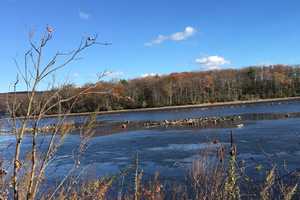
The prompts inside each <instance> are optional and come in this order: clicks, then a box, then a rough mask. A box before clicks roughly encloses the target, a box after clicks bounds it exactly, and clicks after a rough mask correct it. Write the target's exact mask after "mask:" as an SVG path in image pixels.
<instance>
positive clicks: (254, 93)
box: [22, 65, 300, 113]
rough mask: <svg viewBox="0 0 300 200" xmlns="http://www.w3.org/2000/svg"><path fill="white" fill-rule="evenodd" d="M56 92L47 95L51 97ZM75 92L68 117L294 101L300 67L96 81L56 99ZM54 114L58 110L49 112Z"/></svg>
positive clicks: (299, 88) (66, 106)
mask: <svg viewBox="0 0 300 200" xmlns="http://www.w3.org/2000/svg"><path fill="white" fill-rule="evenodd" d="M56 90H57V89H54V90H53V91H48V92H47V93H48V95H50V94H52V93H54V92H55V91H56ZM79 93H82V95H80V96H78V97H77V98H76V103H75V104H72V102H73V101H69V102H68V101H66V102H63V103H62V107H63V109H69V108H71V107H72V109H71V112H91V111H95V110H98V111H104V110H116V109H131V108H145V107H159V106H171V105H185V104H200V103H208V102H210V103H213V102H226V101H235V100H253V99H265V98H282V97H293V96H300V68H298V67H297V66H287V65H272V66H261V67H257V66H256V67H247V68H242V69H225V70H214V71H204V72H182V73H172V74H169V75H163V76H158V75H157V76H149V77H145V78H137V79H132V80H120V81H117V82H97V83H94V84H87V85H84V86H82V87H76V86H74V85H65V86H63V87H62V88H61V89H60V92H59V96H60V97H59V98H61V99H67V98H70V97H72V96H76V94H79ZM44 96H45V95H44ZM41 99H42V98H41ZM45 99H47V95H46V97H45ZM41 101H42V100H41ZM22 102H24V99H23V100H22ZM23 105H26V104H24V103H23ZM55 112H58V110H57V109H51V111H49V113H55Z"/></svg>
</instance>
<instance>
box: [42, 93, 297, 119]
mask: <svg viewBox="0 0 300 200" xmlns="http://www.w3.org/2000/svg"><path fill="white" fill-rule="evenodd" d="M295 100H300V96H299V97H286V98H273V99H255V100H245V101H227V102H216V103H202V104H189V105H178V106H162V107H153V108H134V109H123V110H110V111H98V112H94V114H96V115H105V114H121V113H131V112H133V113H134V112H151V111H165V110H174V109H190V108H213V107H219V106H233V105H249V104H256V103H272V102H285V101H295ZM92 113H93V112H84V113H69V114H65V115H66V116H88V115H91V114H92ZM57 116H58V114H53V115H46V116H45V118H49V117H57Z"/></svg>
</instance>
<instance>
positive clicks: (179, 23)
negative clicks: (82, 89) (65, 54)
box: [0, 0, 300, 92]
mask: <svg viewBox="0 0 300 200" xmlns="http://www.w3.org/2000/svg"><path fill="white" fill-rule="evenodd" d="M0 5H1V6H0V24H1V31H0V37H1V45H0V69H1V73H2V76H1V79H0V92H1V91H7V90H8V87H9V84H10V83H12V82H13V80H14V78H15V77H16V67H15V65H14V62H13V58H16V59H18V60H20V61H21V60H22V58H23V56H22V55H23V53H24V52H25V51H26V50H27V49H28V47H29V46H28V43H27V37H28V32H29V31H30V30H35V31H36V35H38V33H39V32H40V31H43V30H44V28H45V26H46V25H47V24H50V25H51V26H52V27H53V28H54V29H55V32H54V40H53V41H51V44H50V45H49V47H48V49H47V52H48V54H47V55H45V56H46V57H47V56H50V54H51V53H54V52H55V51H56V50H69V49H71V48H72V47H76V46H77V45H78V43H79V41H80V39H81V37H82V36H87V35H89V34H94V33H98V35H99V40H101V41H109V42H112V43H113V45H111V46H107V47H101V46H97V47H94V48H92V49H89V50H87V51H86V52H85V53H84V54H83V55H82V57H83V59H81V60H79V61H77V62H75V63H72V64H71V65H69V66H68V67H67V68H65V69H64V70H61V71H59V74H58V75H57V78H58V79H60V80H69V81H70V82H74V83H76V84H83V83H85V82H92V81H95V80H96V75H95V74H97V73H99V72H101V71H103V70H110V71H112V72H114V73H113V74H114V75H112V76H111V78H114V77H119V78H133V77H139V76H142V75H145V74H146V75H147V74H153V73H154V74H156V73H158V74H165V73H170V72H180V71H196V70H205V69H215V68H219V69H222V68H227V67H235V68H239V67H243V66H247V65H255V64H275V63H284V64H298V63H300V57H299V53H300V45H299V44H300V12H299V9H300V1H299V0H289V1H282V0H251V1H250V0H248V1H246V0H205V1H204V0H186V1H183V0H127V1H125V0H124V1H123V0H107V1H104V0H81V1H79V0H64V1H62V0H51V1H42V0H26V1H25V0H1V3H0ZM20 89H23V88H20Z"/></svg>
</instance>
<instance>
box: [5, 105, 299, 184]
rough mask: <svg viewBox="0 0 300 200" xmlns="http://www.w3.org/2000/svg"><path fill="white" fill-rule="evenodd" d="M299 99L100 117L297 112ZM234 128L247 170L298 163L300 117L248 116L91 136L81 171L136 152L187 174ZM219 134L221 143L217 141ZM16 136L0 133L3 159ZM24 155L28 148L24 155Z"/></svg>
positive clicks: (126, 159) (173, 175) (63, 167)
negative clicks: (239, 120) (213, 125)
mask: <svg viewBox="0 0 300 200" xmlns="http://www.w3.org/2000/svg"><path fill="white" fill-rule="evenodd" d="M299 111H300V102H297V101H293V102H285V103H280V104H278V103H276V104H254V105H247V106H233V107H216V108H208V109H203V108H196V109H180V110H169V111H155V112H141V113H122V114H113V115H101V116H99V117H98V120H101V119H103V120H107V121H118V120H149V119H151V120H162V119H179V118H187V117H198V116H212V115H218V116H220V115H222V116H223V115H232V114H245V113H286V112H299ZM230 131H233V134H234V140H235V143H236V144H237V146H238V158H239V160H244V161H245V162H246V163H247V170H248V171H249V173H252V174H255V173H259V172H256V171H255V167H256V166H257V165H258V164H262V165H263V166H264V167H265V168H270V167H271V164H272V163H276V164H277V165H278V166H279V167H281V166H283V164H284V163H285V164H287V167H288V170H295V169H298V168H300V160H299V156H300V118H287V119H277V120H260V121H251V120H249V121H246V122H245V124H244V127H242V128H219V129H195V128H194V129H188V128H185V129H140V130H134V131H127V132H122V133H116V134H112V135H106V136H95V137H93V138H92V140H91V141H90V142H89V145H88V148H87V151H86V152H85V154H84V155H83V157H82V159H81V170H83V171H82V174H83V175H87V176H88V175H89V174H93V176H94V177H95V175H94V174H96V175H97V176H103V175H110V174H115V173H118V172H119V171H120V170H122V169H125V168H128V166H130V165H131V164H132V163H133V161H134V158H135V156H136V154H137V153H138V155H139V160H140V167H141V168H143V170H144V172H145V174H146V175H147V174H149V175H150V174H153V173H155V172H156V171H159V172H160V173H161V174H162V176H163V177H164V178H165V179H168V180H178V179H183V178H184V176H185V174H186V173H187V170H188V168H189V167H190V166H191V163H192V161H193V160H194V159H196V158H199V156H200V154H199V152H201V151H202V150H204V149H205V150H207V149H209V151H210V153H212V154H214V153H216V152H215V151H216V149H217V148H218V146H219V145H220V144H222V145H225V146H229V143H230ZM30 139H31V138H30V137H29V136H27V137H26V138H25V139H24V144H23V146H22V148H23V149H27V150H28V149H29V148H30V142H31V140H30ZM214 139H218V140H219V141H220V144H213V143H212V141H213V140H214ZM47 140H49V136H44V137H42V138H39V141H40V142H39V143H40V145H39V149H40V150H41V151H44V150H45V147H46V145H45V144H46V142H47ZM79 142H80V137H79V135H78V134H71V135H69V136H67V138H66V139H65V141H64V144H63V145H62V146H61V148H60V149H59V151H58V152H57V155H56V157H55V159H54V160H53V162H52V163H51V164H50V165H49V167H48V171H47V174H48V175H51V176H48V178H49V180H48V181H50V182H54V181H56V180H58V179H60V178H61V177H63V176H64V175H65V174H67V173H68V171H69V170H70V169H71V168H72V166H73V165H74V160H73V150H74V149H76V148H78V145H79ZM13 144H14V137H13V136H9V135H5V136H1V137H0V152H1V154H2V157H4V159H5V160H11V157H12V155H13V152H14V145H13ZM23 156H25V154H24V155H23Z"/></svg>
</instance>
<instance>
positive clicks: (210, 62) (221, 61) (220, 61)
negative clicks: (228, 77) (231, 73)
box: [195, 56, 230, 70]
mask: <svg viewBox="0 0 300 200" xmlns="http://www.w3.org/2000/svg"><path fill="white" fill-rule="evenodd" d="M195 62H196V63H197V64H199V65H201V66H203V67H205V69H208V70H214V69H220V68H221V66H223V65H226V64H230V61H229V60H226V59H225V58H224V57H221V56H207V57H202V58H197V59H196V60H195Z"/></svg>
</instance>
